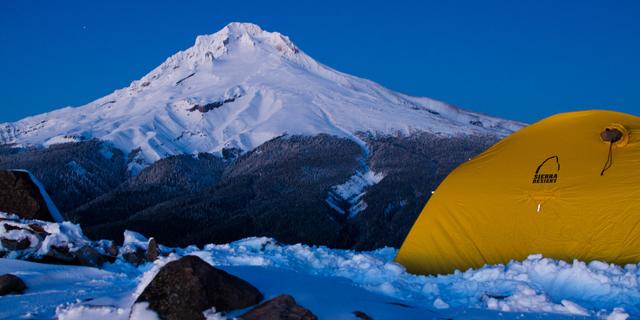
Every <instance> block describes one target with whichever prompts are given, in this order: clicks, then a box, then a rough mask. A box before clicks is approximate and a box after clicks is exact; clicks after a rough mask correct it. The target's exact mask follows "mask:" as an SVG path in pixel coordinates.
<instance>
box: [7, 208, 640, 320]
mask: <svg viewBox="0 0 640 320" xmlns="http://www.w3.org/2000/svg"><path fill="white" fill-rule="evenodd" d="M2 217H4V218H12V216H9V215H6V214H3V215H2ZM13 217H15V216H13ZM12 223H14V222H12ZM23 223H24V225H28V223H34V221H24V222H23ZM39 223H40V224H41V225H42V226H43V228H44V229H45V230H46V231H47V232H49V233H52V235H50V236H49V237H51V240H49V241H48V242H49V243H57V244H60V243H69V242H78V241H79V242H80V243H86V242H87V240H86V239H85V238H83V236H82V234H81V230H80V228H79V227H77V226H74V225H72V224H70V223H68V222H65V223H62V224H59V223H44V222H39ZM2 232H4V231H3V229H2V228H0V233H2ZM8 232H14V233H15V232H17V231H16V230H12V231H8ZM8 232H5V233H8ZM0 235H4V233H3V234H0ZM146 243H147V239H146V238H144V237H143V236H141V235H139V234H136V233H134V232H127V233H126V235H125V244H124V246H123V248H125V250H126V248H129V247H135V246H144V245H146ZM162 250H163V251H168V248H165V247H162ZM396 253H397V250H395V249H392V248H383V249H379V250H375V251H369V252H355V251H350V250H334V249H329V248H326V247H314V246H307V245H301V244H296V245H284V244H280V243H278V242H277V241H275V240H274V239H270V238H248V239H244V240H241V241H237V242H233V243H229V244H222V245H207V246H205V247H204V248H197V247H195V246H191V247H187V248H181V249H175V250H174V253H171V254H170V255H169V256H167V257H160V258H159V259H158V260H156V261H155V262H153V263H147V264H143V265H141V266H139V267H134V266H132V265H131V264H129V263H126V262H124V261H123V260H121V259H119V260H116V262H115V263H112V264H106V265H105V267H104V268H103V270H100V269H95V268H88V267H77V266H61V265H47V264H39V263H33V262H27V261H22V260H17V259H6V258H5V259H0V274H5V273H13V274H16V275H18V276H19V277H21V278H23V279H24V280H25V282H26V284H27V286H28V287H29V288H28V290H27V291H26V292H25V293H24V294H23V295H10V296H5V297H0V318H2V319H20V318H25V319H27V318H28V319H30V318H36V319H50V318H53V317H54V316H57V317H58V318H59V319H61V320H63V319H89V318H90V319H128V317H129V314H130V313H131V312H132V310H131V308H132V304H133V301H134V300H135V299H136V297H137V296H138V294H140V293H141V292H142V290H143V289H144V288H145V286H146V285H147V284H148V283H149V282H150V281H151V279H152V278H153V276H154V275H155V274H156V273H157V272H158V270H159V269H160V268H161V267H162V266H163V265H164V264H166V263H167V262H169V261H172V260H175V259H178V258H179V257H180V256H184V255H197V256H199V257H201V258H202V259H203V260H205V261H207V262H208V263H210V264H212V265H214V266H217V267H219V268H221V269H224V270H226V271H227V272H230V273H232V274H235V275H237V276H239V277H241V278H243V279H245V280H247V281H249V282H250V283H252V284H253V285H255V286H256V287H257V288H258V289H260V290H261V291H262V292H263V293H264V294H265V297H266V298H267V299H268V298H272V297H275V296H277V295H280V294H291V295H293V296H294V297H295V299H296V300H297V301H298V303H300V304H301V305H302V306H305V307H307V308H308V309H310V310H311V311H312V312H314V313H315V314H316V315H318V316H319V317H320V319H355V316H354V314H353V312H354V311H362V312H365V313H366V314H368V315H369V316H371V317H373V318H374V319H443V318H455V319H480V318H484V319H487V318H489V319H503V318H504V319H539V318H555V319H575V318H580V319H581V318H593V319H626V318H627V317H629V316H633V317H639V316H640V309H639V307H638V306H639V305H640V288H639V280H640V265H627V266H625V267H619V266H615V265H610V264H606V263H603V262H597V261H596V262H591V263H588V264H587V263H584V262H580V261H574V262H572V263H566V262H562V261H556V260H552V259H546V258H543V257H542V256H539V255H532V256H530V257H529V258H528V259H527V260H525V261H521V262H517V261H514V262H511V263H509V264H507V265H493V266H485V267H483V268H480V269H478V270H468V271H465V272H455V273H453V274H449V275H440V276H423V275H413V274H409V273H407V272H405V270H404V268H403V267H402V266H401V265H399V264H397V263H395V262H393V258H394V257H395V255H396ZM15 257H19V256H15ZM133 313H135V314H138V315H141V317H143V316H144V315H145V314H146V315H147V316H148V315H149V311H148V310H146V309H145V308H144V306H140V305H138V306H136V308H135V310H134V311H133ZM208 314H209V316H210V318H211V319H220V318H223V317H222V315H220V314H215V313H214V312H213V311H209V312H208ZM239 314H241V312H235V313H232V314H227V315H226V317H233V316H237V315H239ZM151 316H152V317H151V318H153V314H152V315H151ZM143 318H144V317H143Z"/></svg>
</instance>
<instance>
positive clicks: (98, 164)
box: [0, 140, 127, 213]
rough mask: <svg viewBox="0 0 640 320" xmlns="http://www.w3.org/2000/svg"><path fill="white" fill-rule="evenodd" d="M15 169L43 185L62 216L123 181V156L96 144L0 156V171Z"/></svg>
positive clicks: (24, 151) (78, 144)
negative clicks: (21, 170) (27, 172)
mask: <svg viewBox="0 0 640 320" xmlns="http://www.w3.org/2000/svg"><path fill="white" fill-rule="evenodd" d="M18 168H19V169H25V170H28V171H29V172H31V173H32V174H33V175H34V176H35V177H37V178H38V180H40V181H41V182H42V184H44V186H45V187H46V189H47V191H48V193H49V195H50V196H51V198H52V199H53V202H54V203H56V206H57V207H58V209H59V210H60V211H61V212H62V213H65V212H68V211H70V210H72V209H75V208H77V207H78V206H80V205H82V204H84V203H86V202H88V201H90V200H93V199H95V198H96V197H98V196H100V195H102V194H104V193H106V192H108V191H111V190H113V189H114V188H115V187H117V186H118V185H120V184H121V183H122V182H123V181H124V180H125V179H126V177H127V173H126V170H127V166H126V163H125V158H124V154H123V152H122V151H120V150H118V149H115V148H114V147H112V146H111V145H110V144H108V143H105V142H100V141H96V140H89V141H82V142H77V143H63V144H54V145H51V146H49V147H48V148H30V149H19V151H15V152H11V153H8V154H2V153H0V170H2V169H5V170H6V169H18ZM0 203H2V202H0Z"/></svg>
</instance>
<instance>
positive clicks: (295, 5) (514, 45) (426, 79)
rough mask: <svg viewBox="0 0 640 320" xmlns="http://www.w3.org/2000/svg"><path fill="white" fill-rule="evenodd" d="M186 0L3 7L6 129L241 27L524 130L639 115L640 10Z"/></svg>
mask: <svg viewBox="0 0 640 320" xmlns="http://www.w3.org/2000/svg"><path fill="white" fill-rule="evenodd" d="M180 2H181V3H179V2H178V1H175V2H168V1H167V2H163V1H148V2H146V1H27V0H2V1H0V99H1V100H0V122H4V121H13V120H17V119H19V118H22V117H24V116H27V115H33V114H37V113H41V112H45V111H49V110H53V109H56V108H60V107H63V106H67V105H74V106H77V105H82V104H85V103H87V102H90V101H91V100H93V99H96V98H99V97H101V96H103V95H105V94H108V93H110V92H112V91H113V90H115V89H118V88H121V87H124V86H127V85H128V84H129V83H130V82H131V81H132V80H135V79H138V78H140V77H141V76H142V75H144V74H145V73H147V72H148V71H150V70H151V69H153V68H154V67H155V66H157V65H158V64H160V63H161V62H162V61H164V60H165V59H166V58H167V57H168V56H169V55H171V54H173V53H175V52H176V51H178V50H182V49H185V48H187V47H189V46H191V45H192V44H193V42H194V39H195V37H196V35H198V34H206V33H213V32H215V31H217V30H219V29H220V28H222V27H223V26H224V25H226V24H227V23H228V22H232V21H241V22H254V23H257V24H259V25H260V26H262V27H263V28H264V29H266V30H269V31H279V32H281V33H283V34H286V35H288V36H290V38H291V39H292V40H293V41H294V42H295V43H296V44H297V45H298V46H299V47H300V48H302V50H304V51H305V52H307V53H308V54H309V55H311V56H312V57H314V58H315V59H317V60H318V61H320V62H322V63H324V64H327V65H329V66H331V67H333V68H335V69H338V70H340V71H344V72H347V73H350V74H353V75H357V76H361V77H364V78H368V79H371V80H374V81H377V82H379V83H381V84H383V85H385V86H387V87H389V88H391V89H394V90H397V91H401V92H404V93H408V94H412V95H418V96H428V97H432V98H436V99H440V100H444V101H447V102H450V103H453V104H455V105H458V106H461V107H464V108H467V109H471V110H474V111H479V112H484V113H488V114H492V115H497V116H501V117H506V118H511V119H517V120H522V121H527V122H533V121H536V120H539V119H541V118H543V117H546V116H548V115H551V114H554V113H557V112H563V111H569V110H578V109H586V108H608V109H616V110H620V111H626V112H630V113H635V114H639V113H640V1H634V0H629V1H582V0H580V1H544V0H532V1H513V0H505V1H476V0H467V1H399V0H394V1H384V2H382V1H380V2H379V1H361V2H356V1H346V0H342V1H327V0H324V1H313V2H312V1H303V0H296V1H249V0H243V1H213V0H212V1H202V2H198V1H180ZM267 2H271V3H267Z"/></svg>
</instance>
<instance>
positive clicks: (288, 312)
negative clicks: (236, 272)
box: [239, 295, 318, 320]
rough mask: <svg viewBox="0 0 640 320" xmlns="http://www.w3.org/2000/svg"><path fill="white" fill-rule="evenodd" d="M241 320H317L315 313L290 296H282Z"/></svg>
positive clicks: (245, 315) (265, 303)
mask: <svg viewBox="0 0 640 320" xmlns="http://www.w3.org/2000/svg"><path fill="white" fill-rule="evenodd" d="M239 319H241V320H316V319H318V318H317V317H316V316H315V315H313V313H312V312H311V311H309V310H307V309H305V308H304V307H303V306H300V305H299V304H298V303H296V300H295V299H294V298H293V297H292V296H290V295H280V296H277V297H275V298H273V299H271V300H269V301H266V302H264V303H262V304H260V305H259V306H257V307H255V308H253V309H252V310H251V311H249V312H247V313H245V314H243V315H241V316H240V318H239Z"/></svg>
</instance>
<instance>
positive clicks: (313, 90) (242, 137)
mask: <svg viewBox="0 0 640 320" xmlns="http://www.w3.org/2000/svg"><path fill="white" fill-rule="evenodd" d="M225 101H228V102H226V103H225ZM221 102H222V104H220V103H221ZM212 103H213V104H215V105H216V108H215V110H211V111H208V112H206V113H200V112H192V111H189V109H191V108H193V107H194V106H196V105H207V104H212ZM218 104H220V105H219V106H218ZM522 126H523V124H521V123H517V122H513V121H507V120H503V119H498V118H493V117H489V116H485V115H481V114H477V113H472V112H468V111H464V110H461V109H459V108H456V107H454V106H451V105H448V104H446V103H443V102H439V101H436V100H432V99H428V98H416V97H410V96H407V95H404V94H400V93H397V92H394V91H391V90H389V89H386V88H384V87H382V86H380V85H379V84H376V83H374V82H372V81H369V80H365V79H361V78H357V77H354V76H350V75H347V74H344V73H341V72H338V71H336V70H333V69H331V68H329V67H327V66H324V65H322V64H320V63H318V62H316V61H315V60H313V59H312V58H311V57H309V56H308V55H306V54H305V53H304V52H303V51H301V50H300V49H299V48H298V47H296V46H295V44H293V43H292V42H291V40H290V39H289V38H287V37H286V36H284V35H282V34H279V33H277V32H267V31H264V30H262V29H261V28H260V27H259V26H257V25H254V24H249V23H231V24H229V25H227V26H226V27H224V28H223V29H222V30H220V31H218V32H216V33H214V34H212V35H205V36H199V37H197V39H196V41H195V44H194V46H193V47H191V48H188V49H186V50H184V51H180V52H178V53H176V54H175V55H173V56H171V57H169V58H168V59H167V60H166V61H165V62H164V63H162V64H161V65H160V66H158V67H157V68H155V69H154V70H152V71H151V72H149V73H148V74H147V75H145V76H143V77H142V78H141V79H139V80H136V81H133V82H132V83H131V85H130V86H129V87H127V88H123V89H119V90H116V91H115V92H113V93H112V94H110V95H107V96H105V97H103V98H100V99H97V100H95V101H93V102H90V103H88V104H86V105H84V106H80V107H77V108H71V107H67V108H63V109H59V110H55V111H52V112H49V113H45V114H41V115H37V116H33V117H29V118H25V119H22V120H20V121H17V122H14V123H6V124H0V143H16V144H20V145H35V146H39V145H44V146H48V145H51V144H55V143H64V142H72V141H79V140H85V139H93V138H97V139H101V140H105V141H110V142H112V143H113V145H114V146H115V147H117V148H119V149H121V150H123V151H125V152H126V153H127V152H131V151H132V150H136V149H138V148H140V152H139V155H138V157H137V158H136V162H135V163H132V164H131V165H130V170H131V171H132V172H133V173H135V172H138V171H139V170H141V168H143V167H144V166H146V165H148V164H150V163H153V162H155V161H157V160H159V159H161V158H164V157H167V156H169V155H176V154H195V153H199V152H213V153H217V152H220V151H221V150H222V149H223V148H232V147H233V148H239V149H242V150H245V151H246V150H251V149H254V148H255V147H257V146H259V145H260V144H262V143H264V142H266V141H268V140H270V139H273V138H275V137H278V136H282V135H284V134H289V135H316V134H320V133H325V134H329V135H335V136H339V137H345V138H349V139H354V137H355V134H357V133H361V132H369V133H372V134H383V135H390V134H393V135H396V134H411V133H413V132H416V131H427V132H432V133H434V134H439V135H445V136H452V135H469V134H478V135H484V134H487V135H497V136H504V135H507V134H510V133H511V132H513V131H514V130H518V129H519V128H521V127H522Z"/></svg>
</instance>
